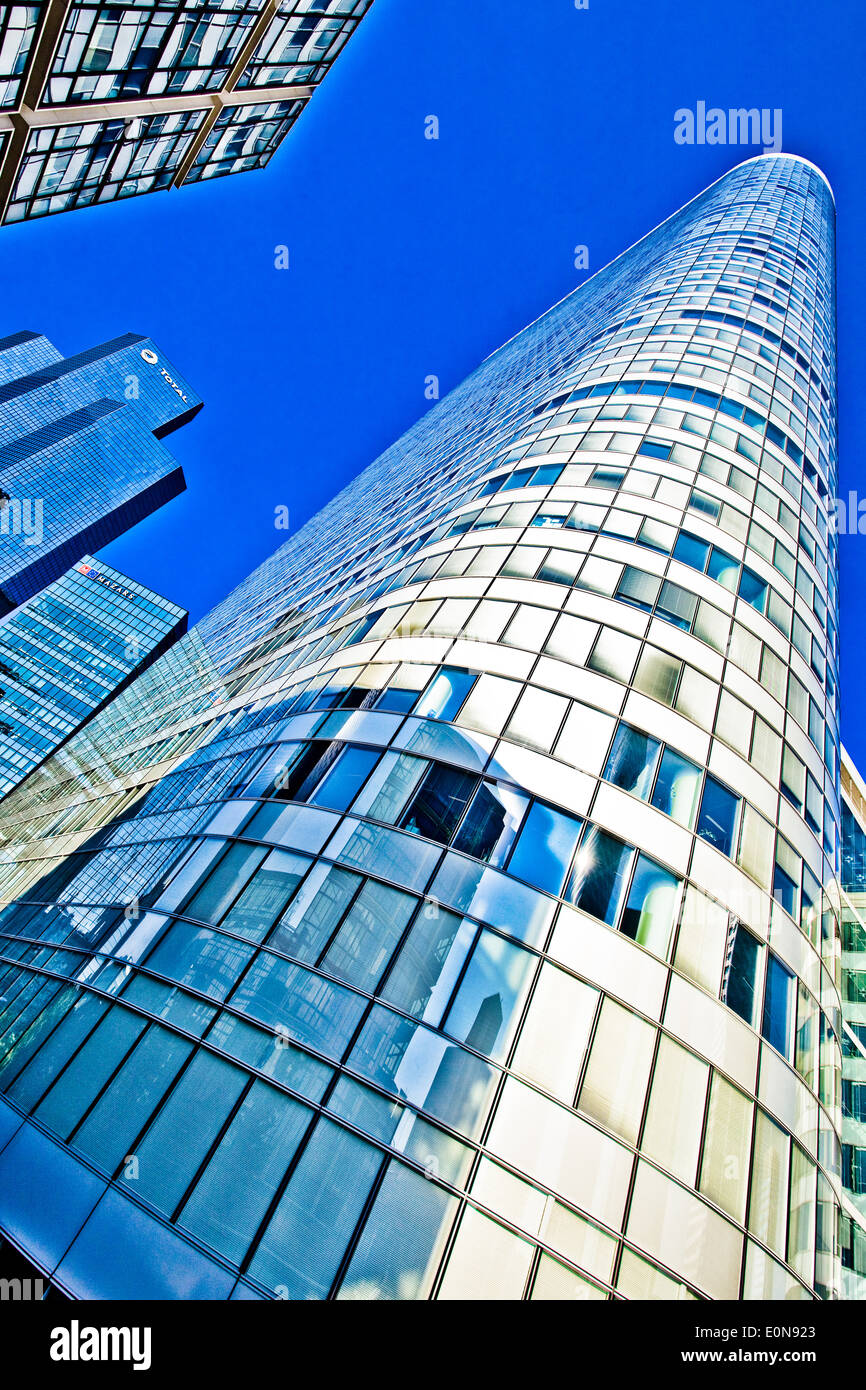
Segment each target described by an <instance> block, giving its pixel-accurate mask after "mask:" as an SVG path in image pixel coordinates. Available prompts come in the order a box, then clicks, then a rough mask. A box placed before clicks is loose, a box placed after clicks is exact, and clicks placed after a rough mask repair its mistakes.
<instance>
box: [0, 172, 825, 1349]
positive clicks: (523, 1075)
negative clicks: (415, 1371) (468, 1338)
mask: <svg viewBox="0 0 866 1390" xmlns="http://www.w3.org/2000/svg"><path fill="white" fill-rule="evenodd" d="M834 292H835V268H834V207H833V198H832V194H831V191H830V189H829V187H828V185H827V182H826V180H825V179H824V177H823V176H822V174H821V173H820V171H818V170H817V169H815V168H814V167H813V166H812V165H810V164H809V163H807V162H806V161H804V160H802V159H799V158H796V157H792V156H788V155H768V156H761V157H759V158H756V159H752V160H749V161H747V162H746V163H744V164H742V165H740V166H738V167H737V168H735V169H733V170H732V171H731V172H730V173H728V174H726V175H725V176H724V177H723V178H721V179H720V180H719V181H718V182H716V183H715V184H713V185H712V186H711V187H710V188H709V189H707V190H706V191H705V192H704V193H702V194H701V195H700V196H698V197H697V198H695V199H694V200H693V201H692V202H690V203H689V204H687V205H686V206H685V207H684V208H683V209H682V210H681V211H679V212H678V213H676V214H675V215H674V216H672V217H671V218H670V219H669V220H668V221H666V222H664V223H663V224H662V225H661V226H659V227H658V228H656V229H655V230H654V231H653V232H651V233H650V234H649V235H647V236H646V237H645V238H644V239H643V240H642V241H640V242H638V243H637V244H636V245H635V246H633V247H631V248H630V249H629V250H628V251H627V252H625V253H624V254H623V255H622V256H620V257H619V258H618V259H617V260H615V261H614V262H612V263H611V264H610V265H609V266H607V267H606V268H605V269H603V270H601V271H600V272H599V273H598V274H596V275H595V276H593V277H592V278H591V279H590V280H589V281H587V282H586V283H585V284H584V285H583V286H582V287H581V288H579V289H578V290H577V291H575V292H574V293H572V294H570V295H569V296H568V297H567V298H565V299H564V300H563V301H562V302H560V303H559V304H557V305H555V306H554V307H553V308H552V309H551V310H549V311H548V312H547V313H545V314H543V315H542V316H541V317H540V318H539V319H538V320H536V321H535V322H534V323H532V324H530V325H529V326H528V327H527V328H525V329H523V330H522V331H521V332H519V333H518V334H517V335H516V336H515V337H514V338H513V339H511V340H510V341H509V342H507V343H506V344H505V345H504V346H503V347H501V348H500V349H499V350H497V351H496V352H494V353H492V354H491V356H490V357H488V358H487V359H486V360H485V361H484V362H483V363H482V364H481V365H480V367H479V368H478V369H477V370H476V371H475V372H473V373H472V374H471V375H470V376H469V377H468V378H467V379H466V380H465V381H464V382H463V383H462V384H461V385H460V386H458V387H457V388H456V389H455V390H454V391H452V392H451V393H450V394H449V395H447V396H446V397H445V398H444V399H443V400H441V401H440V402H438V403H437V404H436V405H435V406H434V407H433V408H432V409H431V410H430V411H429V412H428V413H427V414H426V415H424V417H423V418H422V419H421V420H419V422H418V423H417V424H416V425H414V426H413V427H412V429H410V430H409V431H408V432H407V434H406V435H404V436H403V437H402V439H400V440H399V441H398V443H397V444H396V445H394V447H393V448H391V449H389V450H388V451H387V452H386V453H385V454H383V455H382V456H381V457H380V458H379V459H377V460H376V461H375V463H373V464H372V465H371V466H370V468H369V469H367V470H366V471H365V472H364V473H362V474H361V475H360V476H359V477H358V478H357V479H356V480H355V481H354V482H353V483H352V484H351V485H350V486H349V487H347V488H346V489H344V491H343V492H341V493H340V494H339V496H338V497H337V498H335V499H334V501H333V502H332V503H330V504H329V505H328V506H327V507H325V508H324V509H323V511H322V512H320V513H319V514H318V516H316V517H315V518H314V519H313V520H312V521H311V522H310V523H308V524H307V525H306V526H305V527H303V528H302V529H301V530H300V531H299V532H298V533H297V535H295V536H294V537H292V538H291V539H290V540H289V541H288V542H287V543H286V545H285V546H284V547H283V548H282V549H281V550H279V551H278V552H277V553H276V554H275V555H274V556H273V557H271V558H270V559H269V560H268V561H267V562H266V563H265V564H264V565H262V566H261V567H260V568H259V569H258V570H257V571H256V572H255V573H254V574H253V575H252V576H250V578H249V579H247V580H246V581H245V582H244V583H242V584H241V585H240V586H239V587H238V588H237V589H236V590H235V592H234V593H233V594H231V595H230V596H229V597H228V598H227V599H226V600H225V602H224V603H223V604H222V605H220V606H219V607H218V608H217V609H216V610H215V611H214V612H213V613H212V614H211V615H210V616H209V617H207V618H206V619H205V620H203V621H202V622H201V623H200V624H198V625H197V627H196V628H195V629H194V630H193V631H192V632H191V633H190V634H189V635H188V636H187V637H185V638H181V639H180V641H179V642H178V643H176V644H175V645H174V647H173V648H172V650H171V652H169V653H168V655H167V656H166V657H165V658H163V659H162V660H160V661H157V662H155V663H154V665H153V666H152V667H151V668H150V669H149V670H148V671H147V672H145V673H144V674H143V675H142V676H141V677H139V678H138V679H137V680H136V681H135V682H134V683H133V684H132V685H131V686H130V687H128V688H127V690H126V691H125V692H124V693H122V694H121V695H120V696H119V697H118V699H117V700H116V701H113V702H112V703H111V704H109V706H108V707H107V708H106V710H105V711H104V712H103V714H98V715H96V716H95V717H94V718H93V719H92V720H91V721H90V722H89V724H88V725H87V726H86V728H85V730H84V731H83V733H82V734H81V735H78V736H76V737H73V738H72V739H70V741H69V742H68V744H67V745H66V746H65V748H64V749H63V750H62V751H61V753H60V754H59V755H57V756H56V757H54V758H49V759H48V760H47V761H46V763H45V764H43V766H42V767H41V768H39V769H37V771H36V772H35V773H34V774H33V775H32V776H31V777H30V778H28V779H27V781H26V783H24V784H23V785H22V786H21V787H19V788H18V789H16V791H14V792H12V793H11V794H10V796H8V797H7V798H6V800H5V802H4V804H3V809H2V813H0V832H2V834H3V836H4V844H3V847H2V850H0V900H2V902H3V903H5V904H6V906H5V907H4V908H3V910H2V911H0V970H2V978H0V991H2V994H3V1007H2V1013H0V1088H2V1100H0V1232H2V1234H3V1236H4V1237H5V1238H6V1239H7V1240H8V1241H9V1242H10V1244H11V1246H12V1247H13V1248H14V1249H15V1250H16V1251H19V1252H20V1254H21V1256H22V1257H24V1258H26V1260H28V1261H29V1262H30V1264H31V1265H32V1267H33V1269H34V1270H35V1271H37V1272H38V1275H39V1277H44V1278H45V1279H47V1280H50V1281H51V1284H52V1287H54V1288H55V1289H57V1290H58V1291H61V1292H63V1293H65V1294H66V1295H68V1296H71V1297H74V1298H100V1299H102V1298H115V1297H119V1298H130V1297H138V1298H149V1297H157V1298H181V1299H200V1298H216V1299H222V1298H225V1299H253V1300H255V1299H280V1298H289V1299H331V1298H337V1299H399V1300H408V1299H443V1300H453V1299H505V1300H520V1299H541V1300H545V1299H572V1298H576V1299H588V1300H604V1299H617V1298H624V1299H722V1300H724V1299H745V1300H763V1299H767V1300H785V1301H787V1300H798V1299H802V1300H810V1299H816V1298H817V1299H835V1298H837V1297H839V1295H840V1292H841V1287H842V1285H841V1277H842V1260H841V1243H840V1211H841V1210H842V1203H843V1189H842V1158H841V1152H842V1151H841V1140H840V1136H841V1126H842V1116H841V1100H842V1095H841V1084H840V1083H841V1069H842V1057H841V1048H842V1039H841V1022H840V1019H841V998H840V982H841V968H842V955H841V936H840V906H839V893H838V878H839V872H840V825H841V806H840V793H839V775H840V773H839V756H840V752H839V749H840V745H839V723H838V717H839V716H838V703H839V684H838V635H837V634H838V604H837V558H836V539H835V535H834V533H833V531H832V529H831V527H830V525H829V514H830V513H829V509H830V506H831V499H832V497H833V496H834V494H835V491H836V467H837V458H836V377H835V318H834ZM286 428H287V430H288V429H290V428H291V422H290V421H287V422H286ZM166 672H170V673H171V678H170V679H169V677H168V675H167V674H166ZM790 1320H791V1317H790V1315H786V1321H790Z"/></svg>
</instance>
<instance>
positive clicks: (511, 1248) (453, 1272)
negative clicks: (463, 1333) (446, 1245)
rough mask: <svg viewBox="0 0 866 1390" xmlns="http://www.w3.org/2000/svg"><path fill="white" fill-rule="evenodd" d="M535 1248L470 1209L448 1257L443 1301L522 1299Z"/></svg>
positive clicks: (440, 1292)
mask: <svg viewBox="0 0 866 1390" xmlns="http://www.w3.org/2000/svg"><path fill="white" fill-rule="evenodd" d="M533 1253H534V1246H533V1245H531V1244H530V1243H529V1242H528V1241H525V1240H521V1239H520V1237H519V1236H515V1235H512V1233H511V1232H510V1231H506V1229H505V1227H504V1226H500V1225H499V1223H498V1222H496V1221H491V1220H490V1218H489V1217H487V1216H482V1214H481V1212H479V1211H476V1210H475V1208H474V1207H466V1208H465V1210H464V1213H463V1218H462V1220H461V1222H460V1227H459V1230H458V1232H457V1239H456V1240H455V1242H454V1245H453V1246H452V1248H451V1252H450V1254H449V1256H448V1263H447V1265H446V1266H445V1274H444V1277H443V1280H442V1283H441V1285H440V1288H439V1298H440V1299H460V1300H461V1301H469V1300H474V1299H485V1300H486V1299H508V1300H513V1299H522V1298H523V1294H524V1289H525V1286H526V1281H527V1278H528V1275H529V1270H530V1267H531V1264H532V1256H533Z"/></svg>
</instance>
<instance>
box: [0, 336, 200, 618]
mask: <svg viewBox="0 0 866 1390" xmlns="http://www.w3.org/2000/svg"><path fill="white" fill-rule="evenodd" d="M199 410H201V401H200V400H199V398H198V397H197V396H196V395H195V393H194V392H193V391H192V389H191V388H190V387H189V386H188V385H187V384H186V382H185V381H184V380H183V378H182V377H180V376H178V373H177V371H176V369H175V368H174V367H173V366H172V365H171V363H169V362H168V361H167V360H166V359H165V358H164V357H162V356H161V355H160V354H159V353H158V352H157V351H156V350H155V348H154V345H153V343H152V341H151V339H150V338H142V337H141V336H139V335H138V334H136V333H127V334H124V335H123V336H122V337H120V338H114V339H112V340H111V342H108V343H102V344H101V345H100V346H99V347H95V348H90V349H88V350H87V351H86V352H79V353H77V354H76V355H75V356H74V357H62V356H61V354H60V353H59V352H58V351H57V349H56V348H55V347H53V345H52V344H51V343H49V342H48V340H47V339H46V338H44V337H42V336H41V335H40V334H36V333H27V332H22V333H15V334H13V335H11V336H10V337H7V338H2V339H0V542H2V543H0V613H5V612H8V611H9V610H10V609H11V608H14V607H15V605H16V604H19V603H24V602H25V601H26V600H27V599H29V598H32V597H33V595H34V594H37V593H38V592H39V590H40V589H44V588H45V586H46V585H47V584H50V583H51V582H52V581H53V580H55V579H59V578H60V576H61V575H62V574H63V573H64V572H65V571H66V570H68V569H69V568H70V567H71V566H72V565H73V564H75V563H76V562H77V561H78V560H80V559H81V557H82V555H84V554H85V553H86V552H87V551H91V552H93V551H95V550H99V549H101V548H102V546H105V545H107V544H108V543H109V541H113V540H115V539H116V538H117V537H118V536H119V535H121V534H122V533H123V532H124V531H125V530H126V529H127V528H128V527H130V526H133V525H134V524H135V523H136V522H137V521H140V520H142V518H143V517H146V516H149V515H150V513H151V512H153V511H155V510H156V509H157V507H161V506H162V505H163V503H165V502H168V501H170V500H171V498H172V497H176V496H177V494H178V493H179V492H182V491H183V489H184V487H185V486H186V484H185V482H184V477H183V473H182V471H181V469H180V466H179V465H178V463H177V462H176V461H175V460H174V459H173V458H172V456H171V454H170V453H169V452H168V450H167V449H166V448H165V446H164V445H163V444H162V443H161V442H160V441H161V440H162V439H163V438H164V436H165V435H167V434H170V433H171V432H172V431H173V430H176V429H178V428H179V427H180V426H181V425H184V424H186V423H187V421H188V420H191V419H192V417H193V416H194V415H196V414H197V412H198V411H199Z"/></svg>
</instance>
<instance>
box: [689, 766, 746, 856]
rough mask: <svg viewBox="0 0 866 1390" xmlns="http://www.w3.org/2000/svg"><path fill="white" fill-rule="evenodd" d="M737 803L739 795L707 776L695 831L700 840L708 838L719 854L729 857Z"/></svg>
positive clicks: (733, 835) (734, 831) (735, 821)
mask: <svg viewBox="0 0 866 1390" xmlns="http://www.w3.org/2000/svg"><path fill="white" fill-rule="evenodd" d="M739 804H740V802H739V797H736V796H734V793H733V792H729V791H728V789H727V787H723V786H722V784H721V782H717V781H716V779H715V777H710V776H709V775H708V776H707V779H706V782H705V783H704V794H703V796H702V797H701V811H700V815H699V816H698V830H697V833H698V835H699V836H700V838H701V839H702V840H708V841H709V843H710V844H711V845H715V847H716V849H717V850H718V851H719V852H720V853H721V854H726V855H728V856H729V857H730V854H731V851H732V849H733V847H734V838H735V834H736V825H737V810H738V808H739Z"/></svg>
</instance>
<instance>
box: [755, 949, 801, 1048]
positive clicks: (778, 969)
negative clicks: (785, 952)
mask: <svg viewBox="0 0 866 1390" xmlns="http://www.w3.org/2000/svg"><path fill="white" fill-rule="evenodd" d="M793 1005H794V976H793V975H792V974H791V971H790V970H788V969H787V967H786V966H784V965H783V964H782V962H781V961H780V960H779V959H778V958H777V957H776V956H774V955H773V953H772V951H769V952H768V953H767V983H766V987H765V990H764V1013H763V1018H762V1021H761V1032H762V1033H763V1035H764V1037H765V1038H766V1039H767V1042H769V1043H772V1044H773V1047H775V1048H776V1049H777V1050H778V1051H779V1052H781V1053H782V1056H783V1057H788V1056H790V1052H791V1037H792V1033H793V1011H794V1010H793Z"/></svg>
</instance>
